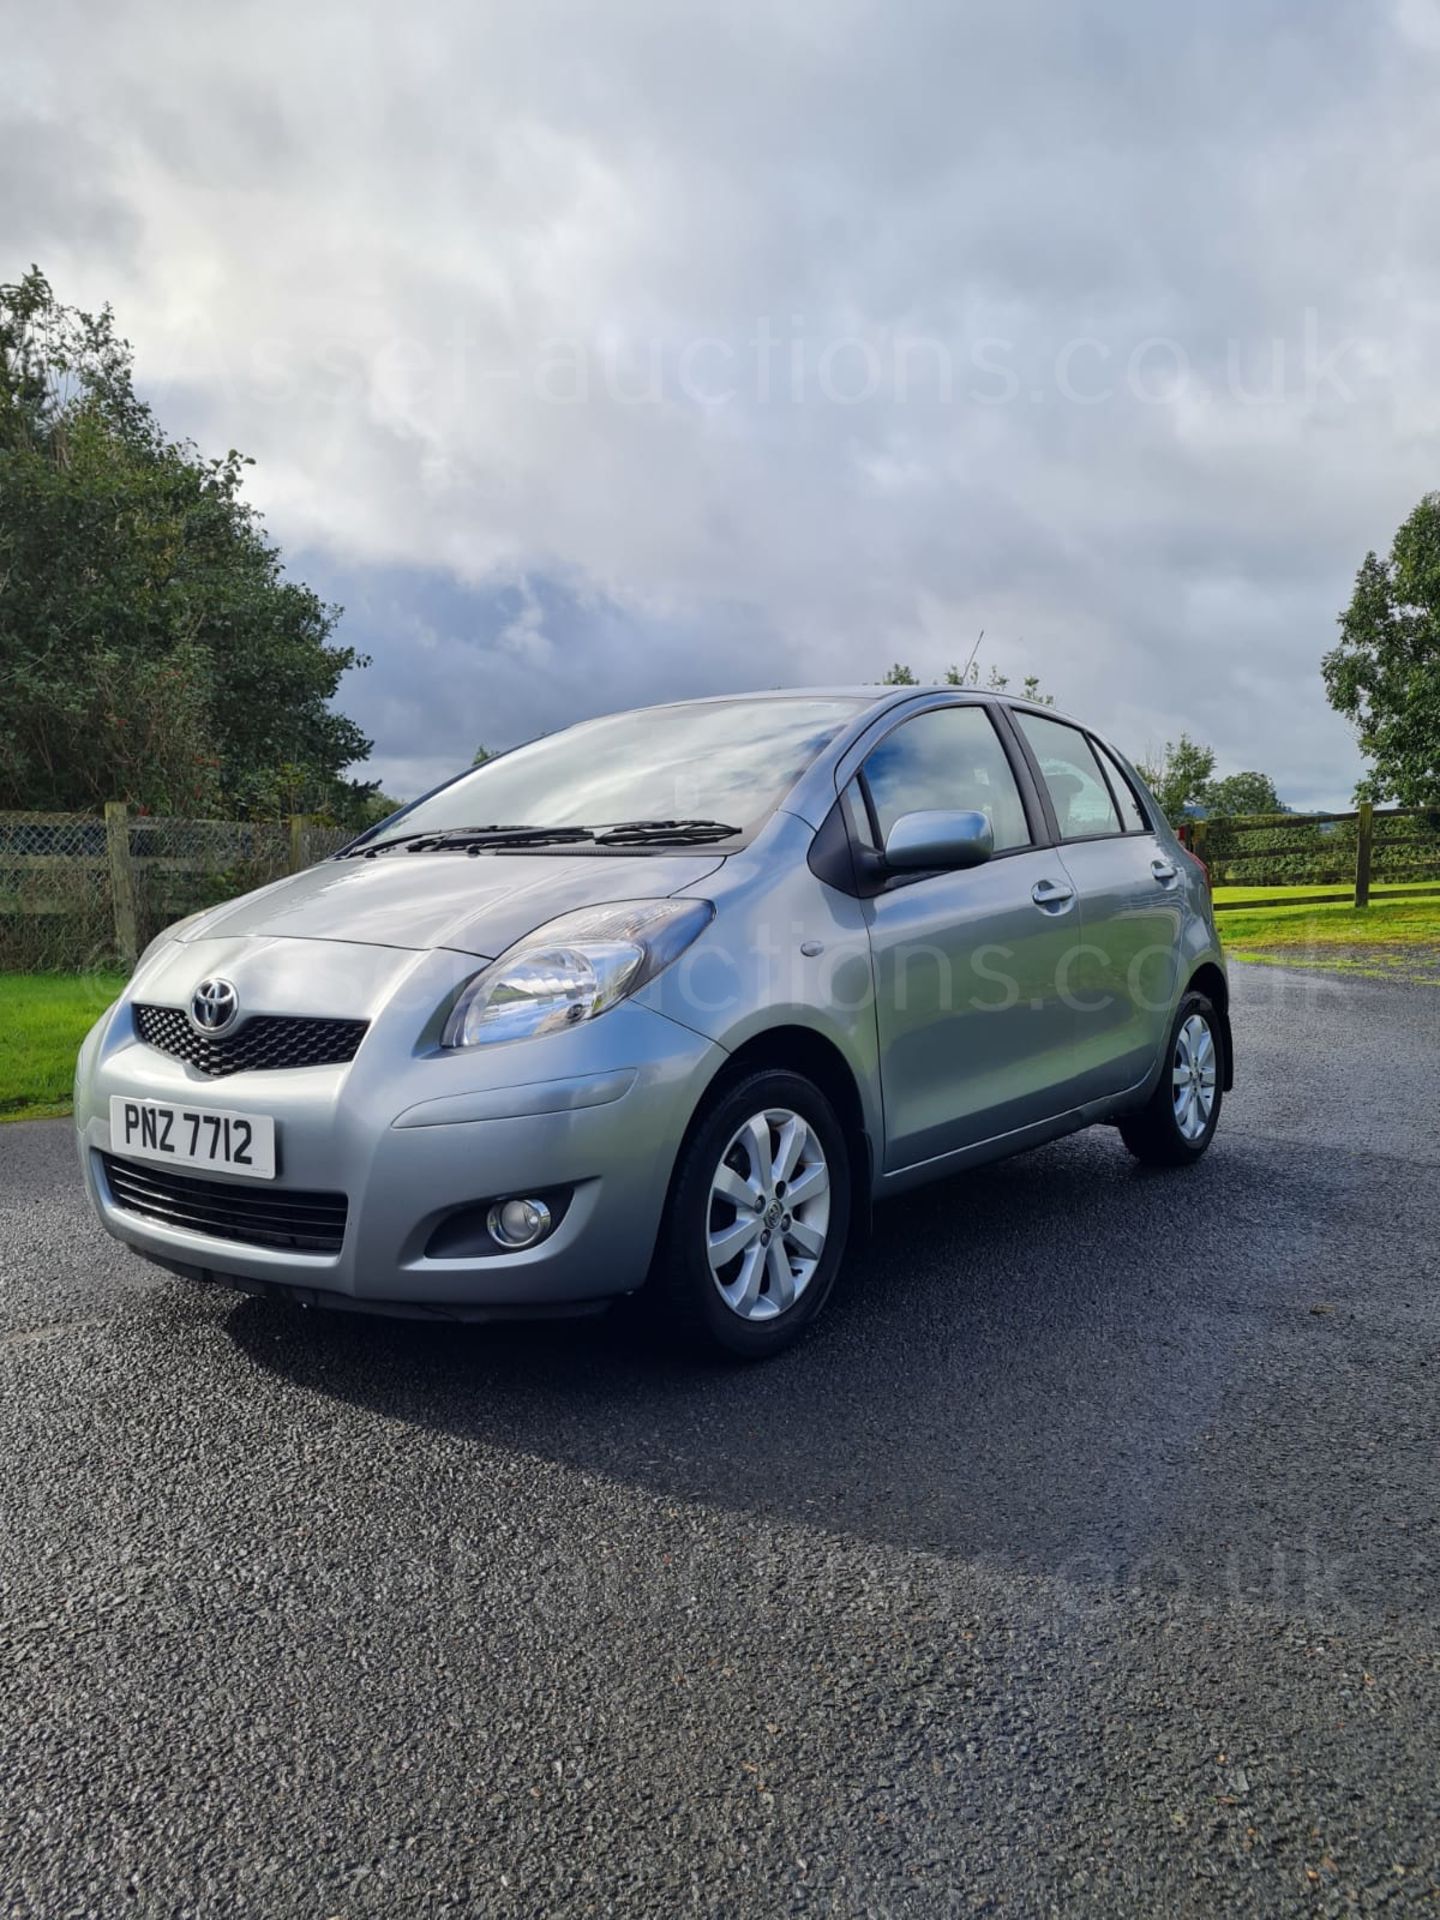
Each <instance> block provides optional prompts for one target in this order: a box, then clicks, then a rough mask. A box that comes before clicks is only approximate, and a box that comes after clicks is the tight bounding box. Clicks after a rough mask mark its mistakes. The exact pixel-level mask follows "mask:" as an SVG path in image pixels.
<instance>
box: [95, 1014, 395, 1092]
mask: <svg viewBox="0 0 1440 1920" xmlns="http://www.w3.org/2000/svg"><path fill="white" fill-rule="evenodd" d="M131 1012H132V1013H133V1014H134V1016H135V1031H136V1032H137V1033H138V1034H139V1036H140V1038H141V1039H142V1040H143V1041H144V1042H145V1043H146V1045H147V1046H151V1047H158V1048H159V1049H160V1051H161V1052H162V1053H172V1054H174V1056H175V1058H176V1059H177V1060H188V1061H189V1063H190V1065H191V1066H192V1067H198V1068H199V1069H200V1071H201V1073H208V1074H213V1075H219V1074H223V1073H248V1072H251V1071H253V1070H262V1069H265V1068H270V1067H334V1066H341V1065H343V1064H344V1062H345V1061H347V1060H353V1059H354V1058H355V1052H356V1049H357V1048H358V1047H359V1045H360V1042H361V1041H362V1040H363V1039H364V1037H365V1029H366V1027H367V1025H368V1024H369V1023H368V1021H365V1020H317V1019H311V1018H310V1017H309V1016H308V1015H303V1014H289V1013H252V1014H251V1015H250V1017H249V1019H247V1020H244V1021H242V1022H241V1024H240V1025H239V1026H238V1027H236V1029H235V1031H234V1032H233V1033H225V1034H208V1033H197V1032H196V1031H195V1029H194V1028H193V1027H192V1026H191V1024H190V1022H189V1020H188V1019H186V1017H185V1014H184V1013H183V1011H182V1010H181V1009H180V1008H179V1007H151V1006H144V1005H142V1004H140V1003H138V1002H137V1004H136V1005H135V1006H133V1007H132V1008H131Z"/></svg>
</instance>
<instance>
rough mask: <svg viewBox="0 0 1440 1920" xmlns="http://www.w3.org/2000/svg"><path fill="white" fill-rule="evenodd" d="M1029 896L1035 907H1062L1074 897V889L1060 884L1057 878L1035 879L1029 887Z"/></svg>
mask: <svg viewBox="0 0 1440 1920" xmlns="http://www.w3.org/2000/svg"><path fill="white" fill-rule="evenodd" d="M1030 898H1031V899H1032V900H1033V901H1034V902H1035V904H1036V906H1037V907H1045V908H1049V907H1063V906H1064V905H1065V903H1066V902H1067V901H1069V900H1073V899H1074V898H1075V889H1074V888H1073V887H1065V886H1062V885H1061V884H1060V882H1059V881H1058V880H1037V881H1036V882H1035V884H1034V886H1033V887H1032V888H1031V889H1030Z"/></svg>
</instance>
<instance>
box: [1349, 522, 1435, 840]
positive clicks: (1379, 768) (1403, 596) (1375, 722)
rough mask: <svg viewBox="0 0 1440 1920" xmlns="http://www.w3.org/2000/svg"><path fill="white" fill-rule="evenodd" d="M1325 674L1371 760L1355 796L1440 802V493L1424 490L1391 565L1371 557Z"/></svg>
mask: <svg viewBox="0 0 1440 1920" xmlns="http://www.w3.org/2000/svg"><path fill="white" fill-rule="evenodd" d="M1321 671H1322V673H1323V674H1324V677H1325V691H1326V693H1327V694H1328V695H1329V697H1330V704H1331V706H1332V707H1334V708H1335V710H1336V712H1337V713H1343V714H1344V715H1345V717H1346V719H1347V720H1349V721H1350V723H1351V725H1352V726H1353V727H1354V729H1355V734H1356V737H1357V739H1358V740H1359V742H1360V751H1361V752H1362V753H1363V754H1364V755H1365V757H1366V758H1367V759H1368V760H1370V761H1371V762H1372V763H1373V771H1372V772H1371V773H1370V774H1369V775H1368V776H1367V778H1366V779H1364V780H1362V781H1361V783H1360V785H1359V786H1358V787H1357V788H1356V798H1357V799H1368V800H1381V801H1384V800H1390V801H1394V802H1396V803H1397V804H1398V805H1400V806H1402V807H1433V806H1435V805H1437V804H1440V493H1427V494H1426V496H1425V498H1424V499H1423V500H1422V501H1421V502H1420V504H1419V506H1418V507H1416V509H1415V511H1414V512H1413V513H1412V514H1411V515H1410V517H1409V519H1408V520H1407V521H1406V522H1405V523H1404V525H1403V526H1402V527H1401V528H1400V530H1399V532H1398V533H1397V534H1396V535H1395V539H1394V541H1393V543H1392V544H1391V548H1390V556H1389V558H1388V559H1387V560H1379V559H1377V558H1376V556H1375V555H1374V554H1373V553H1367V554H1366V556H1365V561H1364V564H1363V566H1362V567H1361V568H1360V571H1359V573H1358V574H1357V575H1356V577H1355V592H1354V594H1353V596H1352V597H1351V601H1350V605H1349V606H1348V607H1347V608H1346V610H1345V612H1344V613H1343V614H1342V615H1341V616H1340V642H1339V645H1338V646H1336V647H1334V648H1332V650H1331V651H1330V652H1329V653H1327V654H1326V655H1325V657H1324V660H1323V661H1322V663H1321Z"/></svg>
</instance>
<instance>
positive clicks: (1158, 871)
mask: <svg viewBox="0 0 1440 1920" xmlns="http://www.w3.org/2000/svg"><path fill="white" fill-rule="evenodd" d="M1150 871H1151V873H1153V874H1154V876H1155V878H1156V879H1157V880H1158V881H1159V882H1160V883H1161V885H1162V886H1166V887H1168V886H1169V884H1170V882H1171V881H1172V880H1173V879H1174V878H1175V875H1176V869H1175V868H1174V867H1172V866H1171V864H1170V862H1169V861H1168V860H1152V861H1151V862H1150Z"/></svg>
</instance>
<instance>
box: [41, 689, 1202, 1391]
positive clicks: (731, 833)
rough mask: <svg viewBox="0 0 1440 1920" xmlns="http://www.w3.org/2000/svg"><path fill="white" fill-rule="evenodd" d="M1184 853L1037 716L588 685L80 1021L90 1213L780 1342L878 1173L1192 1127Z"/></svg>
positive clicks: (380, 1272)
mask: <svg viewBox="0 0 1440 1920" xmlns="http://www.w3.org/2000/svg"><path fill="white" fill-rule="evenodd" d="M1227 1008H1228V991H1227V984H1226V975H1225V966H1224V961H1223V959H1222V956H1221V952H1220V943H1219V940H1218V939H1217V937H1216V932H1215V922H1214V916H1213V913H1212V910H1211V905H1210V896H1209V885H1208V879H1207V876H1206V873H1205V870H1204V868H1203V866H1202V865H1201V863H1200V862H1199V861H1198V860H1196V859H1194V858H1193V856H1191V855H1189V854H1187V853H1186V851H1185V849H1184V848H1183V847H1182V846H1181V845H1180V843H1179V842H1178V841H1177V839H1176V838H1175V836H1174V834H1173V833H1172V832H1171V830H1170V828H1169V827H1168V826H1167V825H1166V823H1165V821H1164V819H1163V818H1162V816H1161V815H1160V813H1159V810H1158V809H1157V808H1156V806H1155V803H1154V801H1153V799H1152V798H1151V797H1150V795H1149V794H1148V793H1147V792H1146V790H1145V788H1144V786H1143V785H1142V783H1141V781H1140V780H1139V778H1138V777H1137V776H1136V774H1135V771H1134V769H1133V768H1132V767H1131V766H1129V765H1128V764H1127V762H1126V761H1125V760H1124V759H1123V758H1122V756H1121V755H1120V754H1118V753H1117V752H1116V751H1115V750H1114V749H1113V748H1112V747H1109V746H1107V745H1106V744H1105V743H1104V742H1103V741H1102V740H1100V739H1098V738H1097V737H1096V735H1095V734H1094V733H1093V732H1091V731H1089V730H1088V729H1087V728H1085V727H1084V726H1083V725H1081V724H1079V723H1077V722H1075V721H1071V720H1067V719H1064V718H1062V717H1061V716H1060V715H1059V714H1057V713H1055V712H1054V711H1052V710H1050V709H1048V708H1042V707H1039V706H1036V705H1033V704H1031V703H1028V702H1025V701H1020V700H1010V699H1006V698H1003V697H998V696H992V695H985V694H979V693H972V692H968V691H960V690H954V689H951V690H929V691H921V690H916V689H911V688H904V689H889V688H887V689H876V688H861V689H844V690H839V691H804V692H794V693H769V694H757V695H753V696H747V697H736V698H724V699H713V700H699V701H692V702H686V703H682V704H677V705H672V706H663V707H655V708H651V709H647V710H645V711H641V712H635V713H624V714H619V715H614V716H611V717H609V718H606V719H601V720H593V721H590V722H587V723H586V724H584V725H581V726H577V727H572V728H571V729H569V730H568V731H566V732H564V733H559V734H555V735H551V736H548V737H546V738H544V739H541V740H537V741H535V742H533V743H532V744H531V745H529V746H525V747H521V748H518V749H516V750H515V751H514V752H511V753H508V754H505V755H503V756H501V757H500V758H498V759H496V760H493V761H491V762H489V763H488V764H487V765H485V766H482V767H479V768H477V769H474V770H472V771H470V772H468V773H465V774H462V775H461V776H460V777H459V778H458V779H455V780H453V781H451V782H450V783H449V784H448V785H446V786H443V787H441V788H439V789H438V790H436V791H435V792H433V793H431V794H428V795H427V796H426V797H425V798H424V799H422V800H419V801H417V802H415V803H414V804H413V805H412V806H410V807H407V808H405V809H402V810H401V811H400V812H399V813H396V814H394V815H393V816H392V817H391V818H390V819H388V820H386V821H385V822H384V823H383V824H382V825H381V826H379V827H376V828H375V829H373V830H372V831H371V832H369V833H367V834H366V835H364V836H363V837H362V838H360V839H358V840H356V841H355V842H353V843H352V844H351V845H350V846H349V847H347V848H346V849H345V850H344V851H342V852H341V853H339V854H337V855H336V856H335V857H334V858H333V859H331V860H327V861H326V862H324V863H323V864H322V865H320V866H318V867H314V868H312V869H310V870H309V871H308V872H305V873H302V874H298V875H295V876H294V877H292V878H290V879H287V880H282V881H280V882H278V883H277V884H275V885H273V886H269V887H265V888H262V889H261V890H260V891H259V892H256V893H252V894H249V895H247V896H246V897H244V898H242V899H239V900H235V901H232V902H231V903H229V904H228V905H226V906H221V907H216V908H213V909H211V910H209V911H208V912H205V913H201V914H198V915H196V916H195V917H194V918H192V919H190V920H187V921H182V922H181V923H180V924H179V925H178V926H175V927H172V928H171V929H170V930H169V931H168V932H167V933H165V934H163V935H161V937H160V938H159V939H157V940H156V941H155V942H154V943H153V944H152V945H151V946H150V947H149V948H148V949H147V951H146V952H145V953H144V955H143V956H142V957H141V960H140V964H139V965H138V966H137V968H136V970H135V974H134V977H133V978H132V980H131V981H130V983H129V985H128V987H127V988H126V991H125V993H124V994H123V996H122V997H121V999H120V1000H119V1001H118V1002H117V1003H116V1004H115V1005H114V1006H113V1007H111V1008H110V1009H109V1010H108V1011H107V1012H106V1014H105V1015H104V1016H103V1018H102V1019H101V1020H100V1021H99V1023H98V1024H97V1025H96V1027H95V1029H94V1031H93V1032H92V1033H91V1034H90V1035H89V1037H88V1038H87V1040H86V1041H85V1044H84V1047H83V1049H82V1051H81V1055H80V1060H79V1064H78V1069H77V1076H76V1097H75V1118H76V1127H77V1131H78V1138H79V1147H80V1159H81V1165H82V1167H83V1170H84V1177H85V1181H86V1184H87V1187H88V1189H89V1193H90V1197H91V1199H92V1201H93V1203H94V1206H95V1209H96V1211H97V1213H98V1214H99V1216H100V1218H101V1220H102V1221H103V1222H104V1224H105V1225H106V1227H108V1228H109V1230H110V1231H111V1232H112V1233H113V1234H115V1235H116V1236H117V1237H118V1238H119V1239H121V1240H123V1241H124V1242H125V1243H126V1244H127V1245H128V1246H131V1247H133V1248H134V1249H135V1250H136V1251H137V1252H139V1253H142V1254H144V1255H146V1256H148V1257H149V1258H150V1259H152V1260H155V1261H158V1262H159V1263H160V1264H161V1265H163V1266H165V1267H168V1268H171V1269H173V1270H174V1271H177V1272H180V1273H183V1274H187V1275H190V1276H192V1277H195V1278H202V1279H207V1280H215V1281H221V1282H224V1283H227V1284H229V1285H233V1286H237V1287H241V1288H244V1289H248V1290H251V1291H267V1292H278V1293H282V1294H285V1295H288V1296H291V1297H293V1298H295V1299H297V1300H300V1301H302V1302H304V1303H306V1304H309V1305H315V1306H321V1305H324V1306H342V1307H349V1308H358V1309H366V1310H370V1311H374V1312H380V1313H400V1314H424V1315H436V1316H443V1317H449V1318H455V1319H485V1318H498V1317H517V1316H535V1315H546V1314H557V1313H573V1312H577V1311H586V1310H593V1309H596V1308H598V1307H600V1306H603V1305H604V1304H605V1303H606V1302H608V1301H611V1300H613V1299H614V1298H615V1297H616V1296H618V1295H622V1294H628V1293H633V1292H635V1291H636V1290H638V1289H641V1288H643V1290H644V1298H645V1300H646V1301H647V1302H648V1303H650V1304H651V1305H653V1307H654V1308H655V1309H656V1310H657V1311H658V1312H659V1313H661V1314H662V1315H663V1316H664V1317H665V1318H666V1319H667V1320H668V1322H669V1323H670V1324H671V1326H672V1327H673V1328H674V1329H676V1330H677V1331H679V1332H681V1333H682V1334H683V1335H684V1336H685V1337H686V1338H687V1339H689V1340H690V1341H691V1342H695V1341H699V1342H700V1343H702V1344H705V1345H708V1346H710V1347H712V1348H718V1349H720V1350H723V1351H725V1352H728V1353H732V1354H739V1355H744V1356H753V1357H760V1356H763V1355H766V1354H769V1353H772V1352H774V1351H776V1350H778V1349H779V1348H780V1347H782V1346H784V1345H786V1344H787V1343H788V1342H789V1341H791V1340H792V1339H794V1337H795V1336H796V1335H797V1334H798V1333H799V1332H801V1331H802V1330H803V1329H804V1328H805V1327H806V1326H807V1325H808V1324H809V1323H810V1322H811V1321H812V1320H813V1319H814V1318H815V1317H816V1315H817V1314H818V1313H819V1312H820V1310H821V1308H822V1307H823V1306H824V1304H825V1301H826V1298H827V1297H828V1295H829V1294H830V1292H831V1289H832V1288H833V1286H834V1284H835V1280H836V1276H837V1274H838V1273H839V1270H840V1267H841V1265H842V1262H843V1259H844V1255H845V1250H846V1246H847V1244H848V1243H850V1242H852V1240H853V1237H854V1236H855V1235H856V1234H857V1232H860V1231H863V1230H864V1229H865V1228H866V1227H867V1226H868V1223H869V1219H870V1211H871V1206H872V1203H873V1202H874V1201H877V1200H882V1199H884V1198H886V1197H888V1196H890V1195H892V1194H896V1193H899V1192H901V1191H903V1190H904V1189H905V1188H907V1187H910V1186H913V1185H915V1184H917V1183H919V1182H922V1181H927V1180H933V1179H937V1178H941V1177H943V1176H944V1175H947V1174H950V1173H954V1172H956V1171H957V1170H959V1169H962V1168H967V1167H972V1166H975V1165H977V1164H979V1163H981V1162H984V1161H987V1160H994V1159H998V1158H1000V1157H1002V1156H1004V1155H1008V1154H1012V1153H1018V1152H1021V1151H1023V1150H1024V1149H1025V1148H1027V1147H1033V1146H1036V1145H1038V1144H1040V1143H1041V1142H1043V1141H1047V1140H1053V1139H1055V1138H1057V1137H1058V1136H1060V1135H1062V1134H1066V1133H1070V1132H1073V1131H1074V1130H1076V1129H1077V1128H1080V1127H1086V1126H1091V1125H1094V1124H1096V1123H1111V1124H1114V1125H1117V1126H1118V1127H1119V1130H1120V1135H1121V1138H1122V1139H1123V1140H1124V1142H1125V1144H1126V1145H1127V1146H1128V1147H1129V1148H1130V1150H1131V1151H1132V1152H1133V1153H1134V1154H1136V1155H1137V1156H1138V1157H1139V1158H1140V1159H1141V1160H1144V1161H1149V1162H1152V1163H1159V1164H1163V1165H1166V1166H1175V1167H1179V1166H1184V1165H1187V1164H1188V1163H1190V1162H1193V1161H1195V1160H1197V1159H1198V1158H1199V1157H1200V1155H1201V1154H1203V1153H1204V1151H1205V1149H1206V1147H1207V1146H1208V1145H1209V1144H1210V1140H1211V1137H1212V1136H1213V1134H1214V1131H1215V1126H1216V1122H1217V1121H1218V1119H1219V1116H1220V1103H1221V1096H1222V1092H1223V1091H1224V1090H1225V1089H1227V1088H1228V1087H1229V1086H1230V1084H1231V1074H1232V1048H1231V1036H1230V1025H1229V1019H1228V1013H1227Z"/></svg>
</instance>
